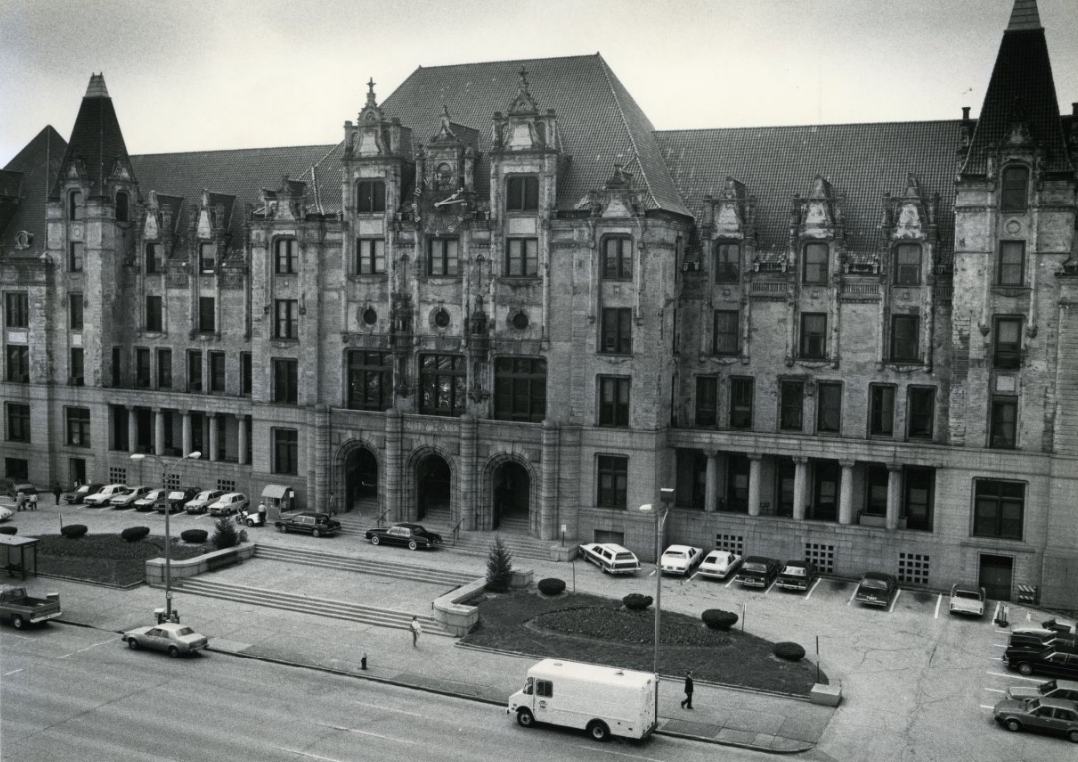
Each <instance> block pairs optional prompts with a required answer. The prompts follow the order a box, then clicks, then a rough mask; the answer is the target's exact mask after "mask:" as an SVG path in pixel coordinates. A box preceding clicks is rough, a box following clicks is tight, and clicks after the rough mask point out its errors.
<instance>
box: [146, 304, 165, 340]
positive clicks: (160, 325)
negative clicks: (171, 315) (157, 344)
mask: <svg viewBox="0 0 1078 762" xmlns="http://www.w3.org/2000/svg"><path fill="white" fill-rule="evenodd" d="M164 329H165V320H164V314H163V312H162V302H161V297H160V296H147V297H146V330H147V331H148V332H150V333H160V332H161V331H163V330H164Z"/></svg>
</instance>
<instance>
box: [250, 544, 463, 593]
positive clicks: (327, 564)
mask: <svg viewBox="0 0 1078 762" xmlns="http://www.w3.org/2000/svg"><path fill="white" fill-rule="evenodd" d="M423 552H424V553H426V552H427V551H423ZM255 558H264V559H266V560H268V561H285V562H289V563H295V564H304V565H306V566H321V567H324V568H329V569H341V570H343V571H354V572H359V573H360V574H373V575H375V576H379V577H397V578H402V577H403V578H407V579H410V580H415V581H416V582H429V583H431V584H435V585H446V586H449V587H454V586H457V585H465V584H468V583H469V582H473V581H474V580H476V579H478V578H479V577H481V576H483V573H484V572H483V571H482V570H477V571H476V573H475V574H466V573H463V572H454V571H448V570H445V569H431V568H423V567H419V566H410V565H408V564H395V563H387V562H385V561H369V560H366V559H362V558H355V557H354V556H343V555H340V554H337V553H327V552H325V551H320V550H301V549H297V548H277V547H273V546H270V545H266V544H264V543H263V544H259V545H258V546H257V547H256V548H255Z"/></svg>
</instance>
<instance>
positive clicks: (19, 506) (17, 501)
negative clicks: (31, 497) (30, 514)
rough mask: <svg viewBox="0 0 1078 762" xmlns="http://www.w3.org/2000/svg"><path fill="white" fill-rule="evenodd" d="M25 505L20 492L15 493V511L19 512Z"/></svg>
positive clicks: (23, 497)
mask: <svg viewBox="0 0 1078 762" xmlns="http://www.w3.org/2000/svg"><path fill="white" fill-rule="evenodd" d="M25 505H26V495H24V494H22V490H19V491H18V492H16V493H15V510H17V511H21V510H22V509H23V507H24V506H25Z"/></svg>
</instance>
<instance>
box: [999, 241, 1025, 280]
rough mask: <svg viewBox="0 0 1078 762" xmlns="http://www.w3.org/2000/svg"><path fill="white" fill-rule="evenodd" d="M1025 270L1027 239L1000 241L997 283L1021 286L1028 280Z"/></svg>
mask: <svg viewBox="0 0 1078 762" xmlns="http://www.w3.org/2000/svg"><path fill="white" fill-rule="evenodd" d="M1025 272H1026V244H1025V241H1000V242H999V272H998V273H997V275H996V283H997V284H998V285H1000V286H1021V285H1022V284H1023V283H1025V281H1026V278H1025Z"/></svg>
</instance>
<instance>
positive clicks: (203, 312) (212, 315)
mask: <svg viewBox="0 0 1078 762" xmlns="http://www.w3.org/2000/svg"><path fill="white" fill-rule="evenodd" d="M215 302H216V300H215V299H214V298H213V297H212V296H200V297H199V298H198V330H199V332H200V333H213V332H214V331H216V330H217V327H216V326H217V310H216V309H215V308H216V303H215Z"/></svg>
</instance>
